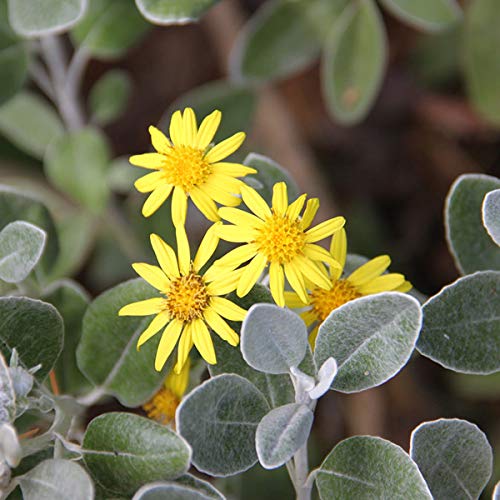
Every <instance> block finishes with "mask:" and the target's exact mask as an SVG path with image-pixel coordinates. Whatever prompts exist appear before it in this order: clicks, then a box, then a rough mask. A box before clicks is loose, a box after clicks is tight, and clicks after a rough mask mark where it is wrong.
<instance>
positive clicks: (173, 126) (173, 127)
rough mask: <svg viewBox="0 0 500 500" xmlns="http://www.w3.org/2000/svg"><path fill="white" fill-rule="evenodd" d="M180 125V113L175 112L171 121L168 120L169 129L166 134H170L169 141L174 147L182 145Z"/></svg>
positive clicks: (182, 136) (182, 138)
mask: <svg viewBox="0 0 500 500" xmlns="http://www.w3.org/2000/svg"><path fill="white" fill-rule="evenodd" d="M182 125H183V124H182V114H181V112H180V111H176V112H175V113H174V114H173V115H172V119H171V120H170V128H169V131H168V133H169V134H170V140H171V141H172V142H173V143H174V146H182V145H183V144H184V134H183V133H182V132H183V127H182Z"/></svg>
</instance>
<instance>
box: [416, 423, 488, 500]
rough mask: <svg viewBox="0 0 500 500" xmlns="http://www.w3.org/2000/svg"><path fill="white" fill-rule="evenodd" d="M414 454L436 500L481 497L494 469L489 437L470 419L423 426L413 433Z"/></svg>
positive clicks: (468, 499) (466, 499)
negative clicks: (469, 420) (468, 420)
mask: <svg viewBox="0 0 500 500" xmlns="http://www.w3.org/2000/svg"><path fill="white" fill-rule="evenodd" d="M410 455H411V458H412V459H413V460H414V461H415V462H416V464H417V465H418V468H419V469H420V472H421V473H422V475H423V476H424V478H425V480H426V482H427V485H428V486H429V489H430V490H431V493H432V496H433V498H434V500H447V499H448V498H453V499H454V500H462V499H463V500H470V499H471V498H479V495H480V494H481V491H483V489H484V487H485V486H486V484H487V483H488V481H489V479H490V477H491V472H492V468H493V452H492V450H491V446H490V444H489V443H488V439H487V437H486V435H485V434H484V432H482V431H481V430H480V429H479V428H478V427H477V425H474V424H471V423H470V422H467V421H466V420H459V419H444V418H442V419H439V420H435V421H434V422H424V423H423V424H420V425H419V426H418V427H417V428H416V429H415V430H414V431H413V432H412V434H411V443H410Z"/></svg>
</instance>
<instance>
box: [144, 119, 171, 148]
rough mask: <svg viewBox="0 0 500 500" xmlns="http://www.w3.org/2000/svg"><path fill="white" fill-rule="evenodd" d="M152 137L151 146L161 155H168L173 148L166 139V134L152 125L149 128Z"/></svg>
mask: <svg viewBox="0 0 500 500" xmlns="http://www.w3.org/2000/svg"><path fill="white" fill-rule="evenodd" d="M148 130H149V134H150V135H151V144H152V145H153V147H154V148H155V149H156V151H158V152H159V153H168V151H169V150H170V148H171V144H170V141H169V140H168V139H167V138H166V137H165V134H164V133H163V132H162V131H161V130H158V129H157V128H156V127H153V126H152V125H151V126H150V127H149V129H148Z"/></svg>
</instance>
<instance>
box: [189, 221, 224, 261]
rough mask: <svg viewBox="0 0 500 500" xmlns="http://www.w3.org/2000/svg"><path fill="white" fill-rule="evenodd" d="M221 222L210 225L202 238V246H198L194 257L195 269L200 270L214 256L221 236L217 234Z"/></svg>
mask: <svg viewBox="0 0 500 500" xmlns="http://www.w3.org/2000/svg"><path fill="white" fill-rule="evenodd" d="M220 225H221V223H220V222H216V223H215V224H213V225H212V226H210V227H209V228H208V230H207V232H206V233H205V236H203V239H202V240H201V243H200V246H199V247H198V251H197V252H196V256H195V258H194V262H193V265H194V269H195V271H199V270H200V269H201V268H202V267H203V266H204V265H205V264H206V263H207V262H208V260H209V259H210V257H212V255H213V254H214V252H215V250H216V248H217V245H218V244H219V237H218V236H217V227H218V226H220Z"/></svg>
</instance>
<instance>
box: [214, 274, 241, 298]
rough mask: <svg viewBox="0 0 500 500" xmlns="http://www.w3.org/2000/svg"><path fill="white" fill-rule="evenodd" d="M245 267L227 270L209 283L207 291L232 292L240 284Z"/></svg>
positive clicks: (222, 293)
mask: <svg viewBox="0 0 500 500" xmlns="http://www.w3.org/2000/svg"><path fill="white" fill-rule="evenodd" d="M243 271H244V268H243V269H236V270H234V271H230V272H227V273H225V274H223V275H222V277H219V278H218V279H214V280H213V281H212V282H211V283H209V284H208V285H207V292H208V293H209V294H210V295H226V294H228V293H230V292H234V290H236V287H237V286H238V282H239V281H240V278H241V275H242V274H243Z"/></svg>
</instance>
